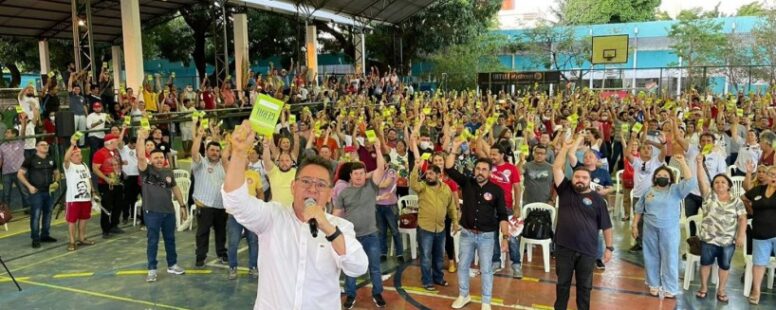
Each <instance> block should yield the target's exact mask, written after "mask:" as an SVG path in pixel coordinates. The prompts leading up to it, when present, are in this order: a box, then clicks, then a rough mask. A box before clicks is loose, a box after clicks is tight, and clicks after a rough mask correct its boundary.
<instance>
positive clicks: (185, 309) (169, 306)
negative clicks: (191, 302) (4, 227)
mask: <svg viewBox="0 0 776 310" xmlns="http://www.w3.org/2000/svg"><path fill="white" fill-rule="evenodd" d="M16 280H17V281H19V283H24V284H29V285H34V286H40V287H45V288H50V289H55V290H61V291H67V292H72V293H77V294H83V295H90V296H94V297H100V298H105V299H111V300H117V301H123V302H128V303H134V304H141V305H146V306H152V307H158V308H164V309H176V310H188V309H187V308H181V307H176V306H171V305H165V304H160V303H155V302H150V301H145V300H141V299H137V298H127V297H121V296H115V295H110V294H105V293H98V292H93V291H87V290H82V289H75V288H72V287H66V286H59V285H54V284H48V283H42V282H35V281H30V280H26V279H22V278H17V279H16Z"/></svg>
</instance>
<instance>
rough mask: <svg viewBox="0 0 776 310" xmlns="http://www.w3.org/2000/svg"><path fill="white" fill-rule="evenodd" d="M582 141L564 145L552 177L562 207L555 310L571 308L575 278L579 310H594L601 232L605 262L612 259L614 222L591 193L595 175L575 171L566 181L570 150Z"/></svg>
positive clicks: (603, 202)
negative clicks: (594, 276) (567, 160)
mask: <svg viewBox="0 0 776 310" xmlns="http://www.w3.org/2000/svg"><path fill="white" fill-rule="evenodd" d="M577 142H579V141H574V140H572V139H568V140H566V141H565V142H564V143H563V148H561V150H560V152H559V154H558V156H557V157H556V158H555V163H553V165H552V173H553V178H554V181H555V190H556V192H557V193H558V199H559V203H558V205H559V207H558V220H557V231H556V232H555V244H556V248H555V256H556V258H557V259H556V261H555V273H556V274H557V276H558V284H557V286H556V288H555V294H556V296H555V297H556V299H555V309H556V310H559V309H566V307H567V306H568V299H569V291H570V289H571V278H572V277H574V278H576V283H577V294H576V295H577V309H580V310H586V309H590V291H591V289H592V287H593V268H594V267H595V263H596V257H597V253H596V252H597V249H598V231H599V230H603V232H604V240H605V242H606V252H605V253H604V257H603V260H604V262H605V263H606V262H609V260H610V259H611V258H612V251H614V248H613V247H612V222H611V219H610V218H609V213H608V211H607V210H606V202H605V201H604V198H603V197H601V195H599V194H598V193H596V192H595V191H593V190H592V189H590V179H591V173H590V171H589V170H587V169H585V168H584V167H579V168H576V169H574V173H573V174H572V179H571V180H569V179H567V178H566V176H565V173H564V170H565V169H564V168H565V166H566V155H567V154H568V152H569V149H570V148H571V147H572V145H574V143H577Z"/></svg>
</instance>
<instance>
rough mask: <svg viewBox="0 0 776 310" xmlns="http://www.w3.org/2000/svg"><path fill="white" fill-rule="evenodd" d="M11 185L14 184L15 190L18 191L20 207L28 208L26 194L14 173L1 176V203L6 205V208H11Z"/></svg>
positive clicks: (28, 203)
mask: <svg viewBox="0 0 776 310" xmlns="http://www.w3.org/2000/svg"><path fill="white" fill-rule="evenodd" d="M13 184H16V189H18V190H19V196H21V197H22V207H24V208H29V207H30V202H29V199H28V197H27V194H26V193H25V190H24V184H22V182H20V181H19V178H18V177H17V176H16V173H15V172H14V173H9V174H4V175H3V196H2V201H3V202H5V203H7V204H8V207H9V208H10V207H11V190H12V188H13V187H12V186H13Z"/></svg>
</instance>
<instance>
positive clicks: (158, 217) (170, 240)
mask: <svg viewBox="0 0 776 310" xmlns="http://www.w3.org/2000/svg"><path fill="white" fill-rule="evenodd" d="M144 219H145V224H146V230H147V231H148V247H147V248H146V254H147V255H148V270H156V265H157V263H158V262H157V261H156V251H157V249H158V248H159V232H160V231H161V233H162V236H163V237H164V251H165V252H166V253H167V266H168V267H172V266H173V265H175V264H177V263H178V254H177V253H176V252H175V214H174V213H160V212H153V211H148V210H145V214H144Z"/></svg>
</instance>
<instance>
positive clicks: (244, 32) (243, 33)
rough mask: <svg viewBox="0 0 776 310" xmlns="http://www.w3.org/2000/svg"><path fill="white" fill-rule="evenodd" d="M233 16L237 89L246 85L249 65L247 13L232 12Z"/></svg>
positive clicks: (240, 89) (241, 88)
mask: <svg viewBox="0 0 776 310" xmlns="http://www.w3.org/2000/svg"><path fill="white" fill-rule="evenodd" d="M232 17H234V24H233V25H234V68H235V71H236V72H235V76H236V77H237V80H236V81H235V82H236V84H237V91H238V92H240V91H242V90H243V89H244V88H245V87H246V86H247V80H248V78H249V77H248V70H249V69H250V67H251V62H250V59H248V15H246V14H244V13H241V14H233V15H232Z"/></svg>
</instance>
